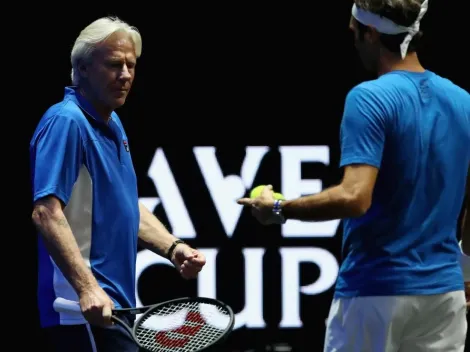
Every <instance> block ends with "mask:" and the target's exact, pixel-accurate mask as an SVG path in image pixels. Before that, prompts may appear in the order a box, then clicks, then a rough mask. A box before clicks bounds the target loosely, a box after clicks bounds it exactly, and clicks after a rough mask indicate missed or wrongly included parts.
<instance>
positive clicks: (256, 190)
mask: <svg viewBox="0 0 470 352" xmlns="http://www.w3.org/2000/svg"><path fill="white" fill-rule="evenodd" d="M264 187H266V185H260V186H256V187H255V188H253V189H252V190H251V192H250V198H257V197H259V196H260V195H261V192H263V189H264Z"/></svg>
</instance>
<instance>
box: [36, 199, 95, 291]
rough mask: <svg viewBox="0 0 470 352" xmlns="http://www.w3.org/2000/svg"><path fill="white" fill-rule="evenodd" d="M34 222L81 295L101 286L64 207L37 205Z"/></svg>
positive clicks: (59, 264) (47, 246) (65, 273)
mask: <svg viewBox="0 0 470 352" xmlns="http://www.w3.org/2000/svg"><path fill="white" fill-rule="evenodd" d="M33 222H34V224H35V226H36V228H37V229H38V231H39V232H40V234H41V236H42V238H43V240H44V244H45V246H46V248H47V250H48V252H49V254H50V256H51V257H52V259H53V260H54V262H55V263H56V265H57V266H58V267H59V269H60V271H61V272H62V274H63V275H64V276H65V278H66V279H67V280H68V282H70V284H71V285H72V287H73V288H74V290H75V292H77V294H80V292H83V291H86V290H87V289H90V288H92V287H95V286H98V282H97V281H96V279H95V277H94V276H93V274H92V272H91V270H90V269H89V268H88V267H87V265H86V263H85V260H84V259H83V257H82V255H81V253H80V249H79V248H78V245H77V242H76V241H75V237H74V236H73V233H72V230H71V228H70V226H69V224H68V222H67V219H66V218H65V215H64V213H63V212H62V211H61V210H59V211H52V210H50V209H48V208H47V207H46V206H37V207H36V208H35V209H34V211H33Z"/></svg>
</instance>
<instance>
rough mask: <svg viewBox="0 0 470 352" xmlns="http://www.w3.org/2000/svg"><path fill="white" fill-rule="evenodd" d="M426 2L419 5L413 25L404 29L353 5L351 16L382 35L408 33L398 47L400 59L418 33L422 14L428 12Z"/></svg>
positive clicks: (426, 0)
mask: <svg viewBox="0 0 470 352" xmlns="http://www.w3.org/2000/svg"><path fill="white" fill-rule="evenodd" d="M428 1H429V0H425V1H424V2H423V4H422V5H421V11H420V12H419V15H418V18H417V19H416V21H415V23H413V24H412V25H411V26H410V27H404V26H400V25H398V24H396V23H395V22H393V21H391V20H389V19H388V18H385V17H382V16H380V15H377V14H375V13H372V12H369V11H365V10H363V9H361V8H359V7H357V6H356V4H354V5H353V8H352V15H353V17H354V18H355V19H356V20H357V21H358V22H361V23H362V24H363V25H365V26H371V27H374V28H375V29H376V30H377V31H378V32H379V33H383V34H400V33H408V35H407V36H406V37H405V39H404V40H403V43H401V45H400V50H401V57H402V59H404V58H405V56H406V53H407V52H408V46H409V45H410V42H411V39H413V37H414V36H415V35H416V33H418V32H419V25H420V22H421V19H422V18H423V16H424V14H425V13H426V12H427V11H428Z"/></svg>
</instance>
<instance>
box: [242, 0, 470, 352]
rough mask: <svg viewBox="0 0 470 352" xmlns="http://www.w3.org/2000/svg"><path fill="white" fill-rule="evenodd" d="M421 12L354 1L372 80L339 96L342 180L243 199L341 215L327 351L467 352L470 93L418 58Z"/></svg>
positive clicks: (268, 216) (396, 3) (280, 211)
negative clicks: (290, 193)
mask: <svg viewBox="0 0 470 352" xmlns="http://www.w3.org/2000/svg"><path fill="white" fill-rule="evenodd" d="M427 8H428V1H424V2H421V1H419V0H356V1H355V4H354V6H353V8H352V18H351V23H350V28H351V30H352V32H353V33H354V37H355V45H356V48H357V50H358V53H359V56H360V57H361V59H362V61H363V63H364V65H365V67H366V68H367V69H369V70H371V71H373V72H374V73H376V74H377V75H378V78H377V79H374V80H370V81H366V82H363V83H361V84H359V85H357V86H356V87H354V88H353V89H352V90H351V91H350V92H349V94H348V96H347V98H346V102H345V107H344V115H343V120H342V124H341V132H340V142H341V160H340V166H341V167H342V168H344V176H343V180H342V181H341V184H339V185H337V186H334V187H331V188H329V189H326V190H324V191H323V192H320V193H319V194H315V195H309V196H303V197H300V198H298V199H292V200H285V201H279V200H274V198H273V195H272V188H271V187H266V188H265V189H264V191H263V192H262V194H261V196H260V197H258V198H255V199H246V198H245V199H240V200H239V201H238V202H239V203H240V204H243V205H247V206H250V207H251V208H252V214H253V215H254V216H255V217H256V218H257V219H258V220H259V221H260V222H261V223H262V224H272V223H278V224H281V223H283V222H285V221H289V220H290V219H295V220H301V221H325V220H332V219H344V222H343V231H344V235H343V260H342V264H341V268H340V271H339V275H338V279H337V284H336V288H335V294H334V298H333V302H332V306H331V309H330V314H329V317H328V321H327V331H326V337H325V347H324V350H325V351H327V352H333V351H337V352H349V351H367V352H444V351H446V352H463V351H464V345H465V337H466V332H467V322H466V301H465V294H464V278H463V275H462V268H461V266H460V258H461V257H462V252H461V249H460V247H459V243H458V241H457V228H458V218H459V214H460V212H461V210H462V205H463V201H464V197H465V193H466V191H465V185H466V183H470V180H468V176H467V174H468V173H469V172H468V170H469V167H470V95H469V94H468V93H467V92H466V91H465V90H464V89H461V88H460V87H458V86H456V85H455V84H453V83H452V82H450V81H449V80H447V79H445V78H443V77H440V76H439V75H437V74H435V73H434V72H431V71H429V70H426V69H425V68H423V66H422V65H421V63H420V61H419V59H418V55H417V54H416V50H417V46H418V44H419V40H420V37H421V35H422V33H421V32H420V22H421V19H422V18H423V16H424V14H425V13H426V11H427ZM467 193H468V189H467ZM468 196H469V195H468V194H467V197H468ZM467 229H468V227H467ZM465 241H466V240H464V244H465V243H466V242H465ZM462 258H463V257H462ZM464 264H465V263H463V261H462V265H464Z"/></svg>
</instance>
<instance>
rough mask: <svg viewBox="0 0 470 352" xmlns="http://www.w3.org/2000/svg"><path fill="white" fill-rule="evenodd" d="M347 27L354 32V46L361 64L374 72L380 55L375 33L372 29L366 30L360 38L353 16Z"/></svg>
mask: <svg viewBox="0 0 470 352" xmlns="http://www.w3.org/2000/svg"><path fill="white" fill-rule="evenodd" d="M349 29H350V30H351V31H352V32H353V33H354V46H355V47H356V50H357V52H358V54H359V57H360V59H361V61H362V64H363V65H364V67H365V68H366V69H367V70H369V71H373V72H376V71H377V70H378V65H379V57H380V44H379V41H378V35H377V33H376V32H375V31H374V32H373V31H372V30H367V31H366V32H365V33H363V35H362V38H361V34H360V33H359V28H358V22H357V20H356V19H355V18H354V17H351V20H350V22H349Z"/></svg>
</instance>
